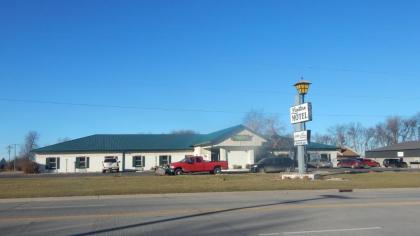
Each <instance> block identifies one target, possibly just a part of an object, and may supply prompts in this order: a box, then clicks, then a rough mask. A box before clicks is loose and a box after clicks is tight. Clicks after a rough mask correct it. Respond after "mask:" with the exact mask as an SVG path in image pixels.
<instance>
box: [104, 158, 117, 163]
mask: <svg viewBox="0 0 420 236" xmlns="http://www.w3.org/2000/svg"><path fill="white" fill-rule="evenodd" d="M104 162H106V163H115V162H117V160H116V159H105V161H104Z"/></svg>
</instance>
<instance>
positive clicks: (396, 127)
mask: <svg viewBox="0 0 420 236" xmlns="http://www.w3.org/2000/svg"><path fill="white" fill-rule="evenodd" d="M401 124H402V122H401V117H399V116H393V117H389V118H388V119H387V120H386V128H387V132H388V134H389V137H390V143H389V144H390V145H391V144H396V143H398V141H399V137H400V131H401Z"/></svg>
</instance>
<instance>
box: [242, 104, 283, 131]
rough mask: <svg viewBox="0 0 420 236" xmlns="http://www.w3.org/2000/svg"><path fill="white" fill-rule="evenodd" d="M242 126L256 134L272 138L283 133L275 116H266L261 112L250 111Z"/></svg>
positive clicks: (281, 126)
mask: <svg viewBox="0 0 420 236" xmlns="http://www.w3.org/2000/svg"><path fill="white" fill-rule="evenodd" d="M243 124H244V125H245V126H247V127H248V128H250V129H252V130H254V131H255V132H257V133H260V134H263V135H266V136H269V137H271V136H273V135H279V134H281V133H283V132H284V130H285V129H284V126H283V125H282V124H281V123H280V121H279V119H278V117H277V116H275V115H271V116H270V115H266V114H264V113H263V112H262V111H257V110H251V111H250V112H248V113H247V114H246V115H245V117H244V119H243Z"/></svg>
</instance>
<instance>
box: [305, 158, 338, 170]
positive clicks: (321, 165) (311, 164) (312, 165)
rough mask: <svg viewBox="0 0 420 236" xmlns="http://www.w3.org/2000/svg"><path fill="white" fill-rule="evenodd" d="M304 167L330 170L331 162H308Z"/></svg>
mask: <svg viewBox="0 0 420 236" xmlns="http://www.w3.org/2000/svg"><path fill="white" fill-rule="evenodd" d="M306 166H307V167H308V168H332V167H333V164H332V162H331V161H325V160H319V159H318V160H310V161H309V162H308V163H306Z"/></svg>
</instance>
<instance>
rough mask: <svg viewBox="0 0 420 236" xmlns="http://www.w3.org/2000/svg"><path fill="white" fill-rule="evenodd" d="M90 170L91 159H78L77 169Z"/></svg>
mask: <svg viewBox="0 0 420 236" xmlns="http://www.w3.org/2000/svg"><path fill="white" fill-rule="evenodd" d="M87 168H89V157H76V169H87Z"/></svg>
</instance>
